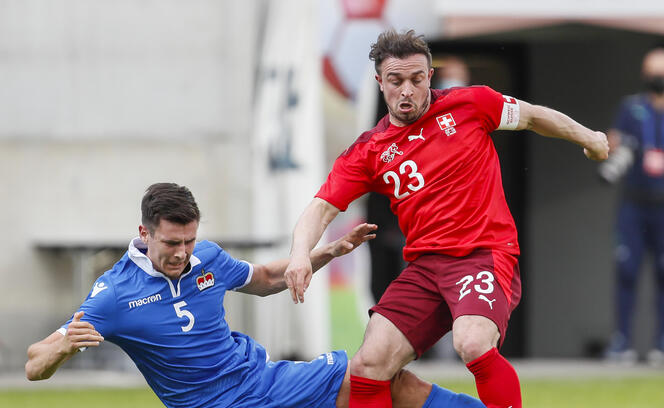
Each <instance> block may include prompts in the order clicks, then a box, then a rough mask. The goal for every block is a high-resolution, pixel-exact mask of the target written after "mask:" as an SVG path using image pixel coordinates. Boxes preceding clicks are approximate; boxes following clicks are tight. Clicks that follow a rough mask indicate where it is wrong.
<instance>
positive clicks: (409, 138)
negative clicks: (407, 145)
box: [408, 128, 425, 142]
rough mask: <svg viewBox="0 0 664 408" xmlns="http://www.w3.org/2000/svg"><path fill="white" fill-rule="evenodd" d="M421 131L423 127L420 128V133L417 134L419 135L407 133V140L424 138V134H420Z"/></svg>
mask: <svg viewBox="0 0 664 408" xmlns="http://www.w3.org/2000/svg"><path fill="white" fill-rule="evenodd" d="M423 131H424V128H421V129H420V134H419V135H409V136H408V141H409V142H412V141H413V140H417V139H422V140H425V139H424V136H422V132H423Z"/></svg>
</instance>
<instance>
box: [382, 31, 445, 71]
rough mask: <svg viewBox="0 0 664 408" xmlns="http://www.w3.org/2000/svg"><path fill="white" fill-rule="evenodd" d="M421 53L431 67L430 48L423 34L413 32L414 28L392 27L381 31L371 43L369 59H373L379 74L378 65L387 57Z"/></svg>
mask: <svg viewBox="0 0 664 408" xmlns="http://www.w3.org/2000/svg"><path fill="white" fill-rule="evenodd" d="M415 54H422V55H424V56H425V57H427V61H428V63H429V68H431V61H432V58H431V50H430V49H429V44H427V42H426V41H425V40H424V36H423V35H417V34H415V31H414V30H408V31H403V32H401V33H398V32H396V31H395V30H393V29H390V30H387V31H383V32H382V33H380V35H379V36H378V40H376V43H375V44H371V52H369V59H370V60H372V61H374V66H375V68H376V73H378V75H380V66H381V64H382V63H383V61H384V60H386V59H387V58H390V57H393V58H399V59H403V58H407V57H410V56H411V55H415Z"/></svg>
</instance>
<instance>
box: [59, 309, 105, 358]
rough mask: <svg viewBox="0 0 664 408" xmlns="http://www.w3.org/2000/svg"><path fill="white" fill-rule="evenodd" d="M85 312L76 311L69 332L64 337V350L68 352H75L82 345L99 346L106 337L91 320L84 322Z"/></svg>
mask: <svg viewBox="0 0 664 408" xmlns="http://www.w3.org/2000/svg"><path fill="white" fill-rule="evenodd" d="M83 314H84V313H83V312H76V313H74V318H73V319H72V321H71V323H69V326H67V333H66V334H65V336H64V337H63V338H62V341H63V346H64V350H65V352H66V353H67V354H73V353H75V352H77V351H78V350H79V349H80V348H82V347H97V346H99V344H100V343H101V342H102V341H104V338H103V337H102V335H101V334H99V332H98V331H97V330H95V327H94V326H93V325H92V324H91V323H89V322H82V321H81V317H83Z"/></svg>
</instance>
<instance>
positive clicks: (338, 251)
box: [238, 223, 377, 296]
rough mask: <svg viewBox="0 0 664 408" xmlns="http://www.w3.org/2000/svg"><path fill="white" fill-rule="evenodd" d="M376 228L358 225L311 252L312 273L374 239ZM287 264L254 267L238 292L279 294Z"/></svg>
mask: <svg viewBox="0 0 664 408" xmlns="http://www.w3.org/2000/svg"><path fill="white" fill-rule="evenodd" d="M376 228H377V226H376V225H374V224H366V223H364V224H360V225H358V226H356V227H355V228H353V230H352V231H350V232H349V233H348V234H346V235H344V236H343V237H341V238H339V239H337V240H336V241H333V242H330V243H328V244H326V245H324V246H322V247H320V248H316V249H314V250H313V251H311V253H310V258H309V259H310V264H311V266H312V272H315V271H317V270H318V269H320V268H322V267H323V266H325V265H326V264H327V263H328V262H330V261H331V260H332V259H333V258H336V257H338V256H342V255H346V254H348V253H350V252H351V251H353V250H354V249H355V248H357V247H358V246H360V245H362V243H364V242H366V241H368V240H370V239H373V238H375V237H376V235H375V234H374V233H373V231H375V230H376ZM289 262H290V260H289V259H281V260H278V261H274V262H270V263H268V264H265V265H254V266H253V267H254V274H253V275H252V277H251V282H249V283H248V284H247V285H246V286H244V287H243V288H241V289H239V290H238V291H239V292H243V293H249V294H253V295H258V296H268V295H272V294H274V293H278V292H281V291H282V290H284V289H286V288H287V287H288V286H287V285H286V281H285V279H284V273H285V272H286V267H287V266H288V263H289Z"/></svg>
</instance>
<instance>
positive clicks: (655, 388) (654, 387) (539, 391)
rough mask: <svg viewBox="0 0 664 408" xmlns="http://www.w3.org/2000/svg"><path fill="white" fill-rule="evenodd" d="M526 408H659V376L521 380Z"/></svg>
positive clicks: (16, 394) (140, 397) (10, 397)
mask: <svg viewBox="0 0 664 408" xmlns="http://www.w3.org/2000/svg"><path fill="white" fill-rule="evenodd" d="M439 383H440V384H441V385H442V386H444V387H448V388H450V389H453V390H455V391H458V392H465V393H468V394H471V395H476V394H475V386H474V384H473V383H472V382H467V381H464V382H439ZM522 386H523V397H524V406H525V407H527V408H596V407H597V408H599V407H601V408H661V407H664V373H662V375H661V376H654V377H644V378H630V379H611V380H597V379H584V380H555V381H554V380H550V381H548V380H532V381H528V380H526V381H523V382H522ZM0 407H7V408H10V407H11V408H43V407H49V408H83V407H86V408H87V407H95V408H134V407H136V408H139V407H140V408H157V407H163V405H162V404H161V403H160V402H159V400H158V399H157V397H155V395H154V394H153V393H152V391H150V390H149V389H84V390H75V389H72V390H57V391H56V390H38V391H35V390H21V391H0Z"/></svg>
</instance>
